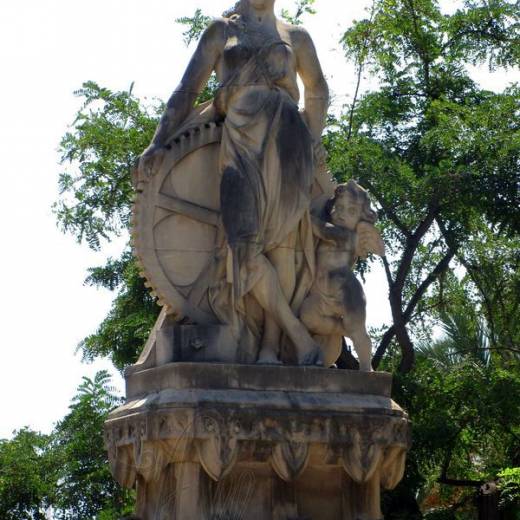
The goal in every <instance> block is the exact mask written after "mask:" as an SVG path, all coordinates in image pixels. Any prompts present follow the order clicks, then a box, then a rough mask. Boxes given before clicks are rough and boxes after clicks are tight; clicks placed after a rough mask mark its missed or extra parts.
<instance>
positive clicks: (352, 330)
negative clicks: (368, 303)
mask: <svg viewBox="0 0 520 520" xmlns="http://www.w3.org/2000/svg"><path fill="white" fill-rule="evenodd" d="M365 320H366V315H365V312H364V311H363V312H359V313H353V314H349V315H347V316H344V317H343V326H344V329H345V332H344V334H345V336H347V337H348V338H350V339H351V340H352V343H354V349H355V351H356V354H357V357H358V360H359V369H360V370H362V371H364V372H371V371H372V341H371V340H370V337H369V335H368V332H367V329H366V325H365Z"/></svg>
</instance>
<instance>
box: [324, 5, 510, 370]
mask: <svg viewBox="0 0 520 520" xmlns="http://www.w3.org/2000/svg"><path fill="white" fill-rule="evenodd" d="M519 22H520V14H519V11H518V9H517V8H516V7H515V3H514V2H509V1H505V0H504V1H501V0H493V1H491V2H488V1H467V2H465V3H464V8H462V9H459V10H458V11H457V12H455V13H454V14H452V15H444V14H443V13H442V12H441V10H440V8H439V6H438V4H437V2H435V1H434V0H376V1H375V2H374V4H373V8H372V11H371V13H370V18H369V19H366V20H362V21H359V22H356V23H355V24H354V25H353V27H352V28H351V29H349V30H348V31H347V32H346V33H345V36H344V38H343V43H344V46H345V50H346V52H347V56H348V57H350V58H353V59H354V60H355V61H356V63H357V64H358V66H359V67H360V68H359V69H358V70H360V71H361V70H363V69H364V68H366V69H367V70H369V71H370V72H372V73H373V74H376V75H377V77H378V79H379V82H380V87H379V89H378V90H376V91H373V92H369V93H367V94H365V95H364V96H363V97H362V98H361V99H359V100H357V99H356V100H355V103H353V105H352V109H351V110H350V112H349V113H348V114H345V115H344V116H343V117H341V118H339V119H337V120H335V121H333V123H334V124H333V126H332V128H331V129H330V131H329V133H328V134H327V136H326V145H327V147H328V150H329V154H330V165H331V167H332V170H333V171H334V173H335V174H336V176H337V178H338V179H341V180H345V179H347V178H349V177H356V178H358V179H359V180H360V182H361V184H362V185H364V186H365V187H367V188H368V189H369V191H370V193H371V194H372V195H373V197H374V198H375V199H376V201H377V205H378V207H379V210H380V216H381V226H382V230H383V235H384V238H385V240H386V242H387V245H388V255H387V258H386V259H385V260H384V267H385V272H386V275H387V280H388V285H389V299H390V305H391V310H392V318H393V323H392V324H391V326H389V327H388V328H387V330H386V331H385V332H384V334H383V335H382V337H381V340H380V343H379V345H378V348H377V351H376V354H375V358H374V366H375V367H377V366H379V364H380V362H381V359H382V358H383V356H384V354H385V353H386V352H387V351H388V349H389V347H390V345H391V344H392V341H394V339H395V340H396V341H397V343H398V344H399V346H400V348H401V350H402V354H403V356H402V362H401V365H400V369H401V370H402V371H409V370H410V369H411V368H412V366H413V364H414V342H413V339H412V338H413V337H421V336H424V335H425V334H426V335H427V334H428V332H427V330H428V329H429V328H430V329H431V321H430V320H431V319H432V318H433V319H437V318H438V315H437V314H436V312H435V307H436V306H442V305H446V304H448V303H449V302H446V296H447V293H444V294H442V293H441V285H440V280H441V278H442V277H443V276H445V275H446V273H447V272H448V268H449V267H450V266H453V265H456V262H457V263H459V264H462V265H464V264H468V262H467V258H468V257H472V258H475V256H476V251H475V249H474V248H475V246H477V245H478V243H479V240H480V237H481V236H483V235H486V236H487V237H489V238H491V237H493V238H495V237H496V238H497V240H501V241H502V243H503V244H505V243H506V242H507V241H508V240H509V241H510V242H509V245H508V246H507V247H511V246H513V245H514V241H515V240H516V238H515V237H518V232H519V231H520V226H519V220H518V218H517V215H516V209H515V208H517V207H518V205H519V203H520V197H519V190H518V185H519V182H520V176H519V165H520V127H519V122H518V121H519V119H518V105H519V102H520V89H519V88H518V87H517V86H511V87H509V88H507V89H505V90H504V92H502V93H493V92H488V91H485V90H483V89H481V88H480V87H479V86H478V85H477V84H476V83H475V82H474V81H473V80H472V79H471V77H470V76H469V73H468V72H467V67H466V65H468V64H480V63H483V62H485V61H487V62H488V64H489V66H490V67H492V68H494V67H499V66H502V67H513V66H515V65H518V63H519V59H520V56H519V52H518V48H519V45H518V42H519V41H520V23H519ZM480 258H481V259H482V254H480ZM478 271H479V269H478V267H477V266H473V269H467V273H468V275H469V277H470V280H471V283H472V287H474V288H475V289H476V291H477V293H478V294H476V295H475V294H473V295H470V293H469V292H468V293H467V297H468V298H469V297H470V296H472V297H473V299H475V298H476V300H477V302H478V303H477V304H480V303H483V302H485V300H486V298H487V297H488V295H487V294H485V288H484V287H483V284H482V283H481V280H479V276H478ZM441 296H442V297H444V300H441ZM426 303H427V304H428V306H427V305H426ZM483 311H484V312H485V313H487V316H486V317H487V318H488V319H491V318H492V317H491V315H490V310H489V309H486V308H485V305H483Z"/></svg>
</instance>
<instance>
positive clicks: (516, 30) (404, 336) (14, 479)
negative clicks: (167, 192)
mask: <svg viewBox="0 0 520 520" xmlns="http://www.w3.org/2000/svg"><path fill="white" fill-rule="evenodd" d="M313 4H314V2H313V0H299V1H297V2H296V7H295V11H294V12H293V13H289V12H285V13H284V16H285V17H286V18H287V19H288V20H290V21H291V22H292V23H301V21H302V18H303V17H305V16H311V15H312V14H313V13H314V10H313ZM208 21H209V19H208V18H207V17H206V16H204V14H203V13H202V12H201V11H196V12H195V14H194V16H193V17H189V18H183V19H181V20H179V22H180V23H182V24H183V25H184V27H185V29H186V31H185V33H184V39H185V43H186V44H187V45H190V44H193V42H194V41H196V40H197V38H198V36H199V35H200V34H201V32H202V31H203V30H204V28H205V27H206V25H207V23H208ZM340 44H341V45H342V46H343V48H344V50H345V56H346V59H348V60H351V61H352V62H353V63H354V64H355V67H356V73H357V88H356V90H355V92H353V93H352V100H351V103H350V104H349V105H347V106H345V107H344V110H343V111H342V112H341V113H338V114H331V115H330V116H329V120H328V125H327V128H326V131H325V134H324V137H323V142H324V145H325V147H326V150H327V152H328V162H329V168H330V170H331V172H332V173H333V174H334V176H335V178H336V179H337V180H338V181H342V182H343V181H346V180H348V179H349V178H355V179H356V180H358V181H359V182H360V184H361V185H363V186H364V187H366V188H367V189H368V190H369V192H370V194H371V196H372V198H373V203H374V205H375V207H377V209H378V213H379V227H380V229H381V231H382V234H383V237H384V240H385V242H386V244H387V248H388V252H387V256H386V258H384V259H383V268H384V271H385V273H386V278H387V282H388V295H389V302H390V307H391V311H392V322H391V323H388V324H386V325H385V326H384V327H382V328H381V329H380V330H373V331H372V334H373V336H374V338H376V342H375V343H376V349H375V356H374V368H377V369H384V370H387V371H391V372H392V373H393V374H394V398H395V399H396V401H397V402H399V403H400V404H401V405H402V406H404V408H405V409H406V410H407V411H408V412H409V414H410V416H411V420H412V425H413V426H412V428H413V432H412V436H413V448H412V450H411V452H410V456H409V458H408V463H407V470H406V475H405V478H404V480H403V482H402V483H401V484H400V485H399V486H398V488H397V489H396V490H395V491H393V492H391V493H387V494H385V495H384V512H385V518H386V519H388V520H389V519H395V520H397V519H410V520H411V519H421V518H425V519H428V520H448V519H452V520H465V519H472V518H489V519H498V518H504V519H516V520H518V519H520V365H519V361H520V269H519V267H520V214H519V208H520V86H518V85H516V84H512V85H503V86H497V87H500V88H497V89H496V90H495V91H488V90H485V89H483V88H482V87H481V86H480V85H479V84H478V83H477V82H476V81H475V80H474V79H473V78H472V74H471V72H470V71H471V70H472V68H473V67H475V66H479V67H483V66H485V67H488V68H489V69H491V70H496V69H518V67H519V65H520V7H519V5H518V3H517V2H516V1H512V0H464V1H462V2H460V7H459V8H458V9H456V10H455V11H454V12H452V13H451V14H446V13H444V12H443V11H442V10H441V8H440V6H439V4H438V2H437V1H435V0H374V2H373V4H372V6H371V8H370V9H369V11H368V12H367V16H366V18H365V19H363V20H359V21H356V22H355V23H354V24H353V25H352V26H351V27H350V28H346V32H345V33H344V35H343V38H342V40H341V42H340ZM367 75H372V76H373V77H375V78H377V85H378V86H377V88H374V89H373V90H371V91H364V89H363V78H364V77H366V76H367ZM214 88H215V82H214V80H212V81H210V84H209V85H208V88H207V89H206V90H205V91H204V92H203V93H202V94H201V97H200V100H199V101H200V102H202V101H204V100H207V99H209V98H211V95H212V91H213V89H214ZM76 95H77V96H78V97H79V98H81V99H82V101H83V104H82V107H81V109H80V110H79V112H78V114H77V115H76V117H75V119H74V122H73V124H72V127H71V129H70V131H69V132H67V133H66V134H65V135H64V137H63V139H62V141H61V145H60V150H61V154H62V173H61V174H60V178H59V183H60V189H61V197H60V199H59V200H58V201H57V203H56V205H55V208H54V209H55V213H56V217H57V220H58V222H59V224H60V226H61V227H62V229H63V231H64V232H66V233H69V234H71V235H72V236H73V237H75V239H76V240H77V241H78V242H86V243H87V244H88V245H89V246H90V247H91V248H93V249H96V250H100V249H101V250H102V248H103V244H105V243H106V242H107V241H110V240H111V239H113V238H114V237H116V236H120V235H123V236H125V235H126V234H127V231H128V227H129V221H130V215H131V205H132V196H133V188H132V183H131V173H132V170H133V168H134V166H135V163H136V160H137V158H138V156H139V154H140V153H141V152H142V151H143V150H144V148H145V147H146V146H147V145H148V143H149V141H150V140H151V137H152V135H153V132H154V129H155V127H156V124H157V122H158V118H159V116H160V114H161V112H162V109H163V104H162V103H161V102H160V101H157V102H144V101H143V100H140V99H138V98H137V97H136V96H135V95H134V93H133V89H132V88H130V89H129V90H128V91H123V92H114V91H112V90H110V89H109V88H106V87H103V86H100V85H98V84H97V83H95V82H93V81H88V82H86V83H85V84H84V85H83V86H82V87H81V88H80V89H79V90H78V91H77V92H76ZM380 261H381V260H377V259H376V258H371V259H369V260H368V261H366V262H362V263H360V264H359V266H358V271H359V274H360V276H365V274H366V273H368V272H369V271H370V269H373V268H374V265H375V263H376V262H380ZM86 282H87V283H88V284H91V285H94V286H98V287H103V288H106V289H108V290H111V291H114V294H115V297H114V302H113V305H112V309H111V310H110V312H109V314H108V315H107V316H106V318H105V319H104V320H103V322H102V323H101V324H100V325H99V327H98V329H97V330H96V331H94V332H93V333H92V334H91V335H90V336H88V337H87V338H85V339H84V340H83V341H82V342H81V344H80V345H79V349H80V351H81V353H82V355H83V357H84V359H85V360H86V361H89V360H93V359H95V358H98V357H109V358H110V359H111V360H112V362H113V363H114V365H115V366H116V367H117V368H118V369H120V370H123V369H124V368H125V367H126V366H128V365H129V364H131V363H133V362H135V360H136V358H137V356H138V354H139V351H140V349H141V348H142V346H143V344H144V341H145V340H146V338H147V335H148V333H149V331H150V328H151V326H152V325H153V323H154V321H155V319H156V317H157V315H158V312H159V308H158V306H157V305H156V303H155V301H154V299H153V298H152V296H151V295H150V293H149V291H148V289H146V287H145V285H144V281H143V280H142V279H141V278H140V276H139V270H138V268H137V266H136V263H135V260H134V257H133V256H132V253H131V249H130V247H128V249H127V250H125V251H124V252H123V253H122V255H121V256H120V257H119V258H115V259H109V260H108V261H107V263H106V264H105V265H103V266H99V267H93V268H92V269H90V272H89V273H88V276H87V279H86ZM71 348H73V346H71ZM339 365H340V366H342V367H349V368H355V365H356V360H355V358H354V357H353V356H352V354H351V352H350V350H349V348H348V346H347V345H346V346H345V349H344V353H343V355H342V358H341V360H340V363H339ZM119 402H120V398H119V397H118V396H116V395H115V394H114V392H113V391H112V390H111V389H110V384H109V379H108V376H107V375H106V374H105V373H100V374H98V376H97V377H96V378H95V379H94V380H88V379H85V380H84V381H83V383H82V384H81V386H80V387H79V389H78V394H77V396H76V398H75V399H74V401H73V402H72V403H71V407H70V411H69V414H68V415H67V416H66V417H65V418H64V419H63V420H62V421H60V422H59V423H58V424H57V425H56V427H55V429H54V431H53V432H52V433H51V434H49V435H42V434H39V433H36V432H32V431H30V430H27V429H25V430H21V431H18V432H15V434H14V436H13V438H12V439H10V440H3V441H0V517H1V518H5V519H6V520H10V519H22V518H34V519H39V518H46V516H45V515H48V514H49V511H51V512H52V514H53V515H54V517H55V518H60V519H61V518H63V519H68V518H70V519H92V518H98V519H101V520H109V519H116V518H120V517H121V516H122V515H124V514H125V513H127V512H129V511H130V510H131V506H132V498H133V497H132V493H131V492H127V491H123V490H122V489H120V488H119V487H118V486H117V485H116V484H115V483H114V482H113V481H112V479H111V477H110V471H109V467H108V463H107V457H106V454H105V452H104V449H103V440H102V424H103V421H104V419H105V417H106V415H107V413H108V412H109V411H110V410H111V409H112V408H113V407H114V406H116V405H117V404H118V403H119Z"/></svg>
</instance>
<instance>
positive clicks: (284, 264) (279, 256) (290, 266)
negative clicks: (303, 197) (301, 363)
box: [258, 234, 296, 364]
mask: <svg viewBox="0 0 520 520" xmlns="http://www.w3.org/2000/svg"><path fill="white" fill-rule="evenodd" d="M292 235H293V234H291V235H290V236H289V237H288V238H287V240H286V241H285V242H284V243H283V244H281V246H280V247H279V248H277V249H274V250H272V251H270V252H269V253H267V258H268V259H269V261H270V262H271V264H272V265H273V267H274V269H275V270H276V273H277V274H278V280H279V282H280V287H281V289H282V292H283V294H284V297H285V301H286V302H288V303H289V302H290V301H291V300H292V297H293V295H294V289H295V286H296V258H295V252H294V244H293V242H294V240H295V238H294V237H293V236H292ZM281 335H282V330H281V328H280V327H279V325H278V323H277V321H276V319H275V318H274V317H273V316H272V315H270V314H269V313H266V315H265V322H264V332H263V336H262V343H261V348H260V355H259V357H258V362H259V363H263V364H279V363H280V360H279V356H280V341H281Z"/></svg>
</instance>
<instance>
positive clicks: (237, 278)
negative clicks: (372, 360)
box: [136, 0, 365, 366]
mask: <svg viewBox="0 0 520 520" xmlns="http://www.w3.org/2000/svg"><path fill="white" fill-rule="evenodd" d="M273 8H274V1H273V0H266V1H265V2H251V1H247V0H244V1H242V2H239V3H238V4H237V5H236V7H235V8H234V9H232V10H231V11H230V12H228V13H227V16H228V17H227V18H225V19H222V20H217V21H215V22H213V23H212V25H211V26H210V27H209V28H208V29H207V30H206V32H205V33H204V35H203V37H202V39H201V42H200V44H199V46H198V48H197V50H196V52H195V55H194V56H193V58H192V60H191V62H190V64H189V66H188V69H187V71H186V73H185V75H184V77H183V79H182V81H181V84H180V85H179V87H178V88H177V89H176V90H175V92H174V93H173V95H172V96H171V98H170V100H169V102H168V105H167V110H166V112H165V114H164V115H163V117H162V119H161V122H160V125H159V127H158V129H157V131H156V133H155V136H154V139H153V142H152V143H151V145H150V146H149V147H148V149H147V150H146V151H145V152H144V153H143V155H142V157H141V160H140V164H139V179H140V180H141V181H142V184H145V183H146V182H147V180H148V179H150V178H151V177H153V176H155V175H157V173H158V172H160V171H161V168H163V170H164V164H165V163H166V164H168V161H167V159H168V155H169V154H170V155H171V146H172V143H173V142H174V141H175V140H176V139H178V138H179V136H185V135H190V131H192V130H193V129H197V128H200V127H201V125H203V124H205V125H207V124H208V123H221V124H222V135H221V140H220V148H219V152H218V163H217V164H214V165H212V166H211V167H208V166H209V165H210V163H211V161H206V164H207V165H208V166H207V167H206V168H207V170H209V171H208V172H207V175H208V176H213V177H214V178H217V179H218V184H219V186H218V192H219V195H220V196H219V199H220V200H219V201H218V203H217V207H213V208H208V207H200V202H199V203H198V204H197V205H198V206H199V208H198V209H199V213H200V211H201V210H202V211H203V210H204V209H205V210H209V209H213V210H214V211H213V213H215V211H216V212H217V213H218V215H214V216H215V219H216V220H215V222H216V226H215V227H216V228H217V235H219V236H220V239H221V241H220V243H216V242H214V243H213V244H209V243H208V244H206V248H208V249H209V248H211V247H212V246H213V247H214V248H215V250H217V249H219V248H220V254H219V255H215V257H214V258H213V262H214V264H215V265H213V268H212V269H210V270H211V271H212V272H213V273H215V276H214V277H213V279H208V276H207V270H206V269H204V270H203V272H201V273H200V274H202V275H203V276H204V277H205V279H206V282H205V283H206V285H207V287H204V288H202V284H201V282H202V280H198V283H197V288H198V291H197V294H200V291H202V292H204V294H205V300H206V301H205V304H206V303H207V305H206V307H207V308H206V310H207V314H209V315H211V316H212V317H213V318H214V321H215V322H218V323H220V324H225V325H227V326H229V327H230V330H231V331H232V332H231V333H230V334H231V336H233V338H234V341H233V343H235V344H236V345H237V351H238V352H240V353H239V354H237V359H242V360H244V361H247V362H251V361H258V362H259V363H265V364H276V363H281V362H282V361H285V362H288V363H295V364H300V365H307V364H318V365H321V364H323V352H322V348H321V346H320V345H319V343H318V342H317V341H316V340H315V339H314V338H313V337H312V335H311V333H310V332H309V330H308V328H307V327H306V326H305V325H304V324H303V323H302V321H301V320H300V319H299V318H298V316H299V313H300V311H301V306H302V303H303V300H304V298H305V297H306V296H307V294H308V293H309V290H310V287H311V285H312V283H313V280H314V278H315V274H316V273H315V270H316V265H315V264H316V258H315V251H314V249H315V247H314V244H315V241H316V240H315V237H313V227H312V223H311V218H310V208H311V204H312V202H313V196H312V194H313V185H315V184H318V183H317V181H316V180H315V173H316V169H317V168H316V167H317V164H316V161H315V156H316V155H317V154H316V153H315V151H316V150H319V148H320V138H321V132H322V130H323V126H324V122H325V115H326V111H327V104H328V88H327V84H326V81H325V79H324V77H323V73H322V71H321V67H320V64H319V61H318V58H317V55H316V51H315V48H314V45H313V43H312V40H311V38H310V36H309V35H308V33H307V32H306V31H305V30H303V29H301V28H300V27H294V26H291V25H288V24H285V23H283V22H281V21H280V20H277V19H276V18H275V16H274V12H273ZM212 71H215V72H216V74H217V78H218V80H219V88H218V91H217V93H216V96H215V99H214V100H213V102H212V103H209V104H207V105H204V106H203V107H197V108H195V109H194V108H193V104H194V102H195V99H196V96H197V94H198V93H199V92H200V90H201V89H202V88H203V86H204V85H205V83H206V81H207V80H208V78H209V75H210V74H211V72H212ZM297 75H299V76H300V77H301V78H302V82H303V85H304V88H305V92H304V100H305V101H304V110H303V111H302V112H300V111H299V109H298V101H299V97H300V93H299V90H298V84H297V81H296V78H297ZM212 169H214V171H211V170H212ZM179 182H180V181H179ZM182 182H184V183H189V184H193V186H192V190H191V191H193V190H195V189H198V190H204V189H212V190H214V189H215V187H214V186H213V185H211V184H210V183H208V181H206V182H204V183H201V184H198V182H200V179H196V178H186V179H184V180H183V181H182ZM197 184H198V185H197ZM322 184H323V182H322ZM327 188H328V190H327V192H328V193H327V194H328V195H330V194H331V192H332V190H333V185H332V182H331V181H330V180H329V186H328V187H327ZM161 189H162V187H161ZM177 191H178V190H177ZM314 191H315V192H316V190H314ZM317 191H318V193H319V194H322V193H320V191H321V192H323V190H319V189H318V190H317ZM161 195H162V196H164V191H163V193H162V194H161ZM177 202H178V203H180V204H184V208H183V209H180V210H179V213H180V214H184V215H191V217H193V211H191V212H190V211H186V209H185V208H186V205H187V203H188V202H189V201H186V200H182V201H177ZM163 206H164V205H163ZM206 213H207V212H206ZM210 215H211V213H210ZM197 218H198V219H199V220H200V218H201V217H200V215H199V216H198V217H197ZM136 220H139V217H137V219H136ZM207 220H208V219H206V221H205V222H204V224H207ZM210 220H211V218H210ZM203 221H204V219H203ZM163 227H164V225H163ZM174 227H175V226H173V227H172V229H171V234H172V235H173V234H175V233H176V230H175V229H174ZM146 232H147V231H145V230H143V232H142V233H143V234H144V233H146ZM164 246H168V244H167V243H165V244H164ZM185 246H186V243H184V247H185ZM224 248H225V249H226V251H225V252H224V251H223V249H224ZM163 249H166V247H165V248H163ZM137 250H138V255H139V246H137ZM139 256H146V255H139ZM192 256H193V255H192ZM217 256H218V258H217ZM172 262H175V260H172ZM143 264H144V267H145V271H147V272H148V273H149V279H150V282H151V284H152V285H154V281H155V278H157V276H156V273H154V269H153V268H152V269H147V267H148V266H147V265H146V264H147V262H146V260H144V261H143ZM162 264H163V267H164V266H166V270H168V269H169V270H171V271H176V270H178V269H179V268H178V267H177V266H175V265H169V264H171V262H168V261H164V260H163V261H162ZM181 264H182V263H181V262H179V263H178V265H181ZM216 264H220V267H217V266H216ZM217 273H218V274H219V275H220V278H217ZM171 278H172V277H171V276H170V279H171ZM224 279H225V282H224ZM173 285H175V283H174V284H173ZM188 299H190V297H189V296H188ZM166 303H167V304H168V303H170V302H166ZM193 306H195V307H198V308H199V309H198V310H200V308H201V307H204V305H200V302H195V303H194V305H193ZM208 307H209V308H208ZM252 309H254V310H252ZM198 314H199V313H190V312H188V313H187V317H188V318H190V319H192V320H194V321H195V322H198V321H200V320H198V319H197V318H198V316H197V315H198ZM226 337H227V338H229V335H227V336H226ZM335 337H336V340H335V343H336V345H339V341H338V340H337V338H339V337H340V335H338V334H335ZM281 350H282V351H281ZM327 361H328V362H330V360H327ZM334 361H335V360H332V362H334ZM363 366H365V364H364V365H363Z"/></svg>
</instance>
